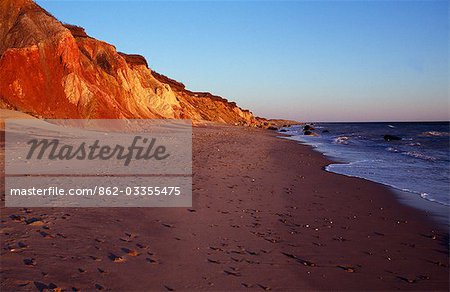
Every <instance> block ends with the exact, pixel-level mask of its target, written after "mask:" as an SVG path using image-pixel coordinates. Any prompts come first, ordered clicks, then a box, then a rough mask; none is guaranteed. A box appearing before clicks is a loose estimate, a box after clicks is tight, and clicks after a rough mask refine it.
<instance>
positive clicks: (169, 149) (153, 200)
mask: <svg viewBox="0 0 450 292" xmlns="http://www.w3.org/2000/svg"><path fill="white" fill-rule="evenodd" d="M5 131H6V134H5V185H6V206H7V207H39V206H43V207H44V206H46V207H47V206H53V207H55V206H61V207H120V206H127V207H166V206H170V207H172V206H180V207H181V206H183V207H185V206H191V205H192V199H191V198H192V126H191V122H190V121H189V120H46V121H42V120H29V119H27V120H7V121H6V123H5Z"/></svg>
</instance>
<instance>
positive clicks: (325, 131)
mask: <svg viewBox="0 0 450 292" xmlns="http://www.w3.org/2000/svg"><path fill="white" fill-rule="evenodd" d="M322 133H330V131H328V130H323V131H322Z"/></svg>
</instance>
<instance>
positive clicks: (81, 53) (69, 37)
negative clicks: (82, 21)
mask: <svg viewBox="0 0 450 292" xmlns="http://www.w3.org/2000/svg"><path fill="white" fill-rule="evenodd" d="M0 107H1V108H9V109H15V110H19V111H22V112H26V113H30V114H32V115H34V116H38V117H44V118H188V119H192V120H193V121H194V122H195V121H202V120H206V121H214V122H222V123H229V124H240V125H259V124H260V121H259V120H257V119H256V118H255V117H254V116H253V115H252V113H251V112H249V111H247V110H242V109H241V108H239V107H238V106H237V105H236V104H235V103H232V102H228V101H227V100H226V99H223V98H221V97H218V96H214V95H212V94H210V93H197V92H191V91H189V90H186V89H185V87H184V85H183V84H182V83H179V82H177V81H175V80H172V79H170V78H168V77H166V76H164V75H161V74H158V73H156V72H152V71H151V70H150V69H149V68H148V64H147V61H146V60H145V58H143V57H142V56H139V55H127V54H124V53H120V52H117V50H116V48H115V47H114V46H112V45H110V44H107V43H105V42H102V41H99V40H96V39H94V38H92V37H90V36H88V35H87V34H86V32H85V31H84V29H83V28H81V27H77V26H73V25H67V24H62V23H61V22H59V21H58V20H57V19H56V18H54V17H53V16H52V15H51V14H49V13H48V12H46V11H45V10H44V9H42V8H41V7H39V6H38V5H37V4H35V3H34V2H32V1H31V0H1V1H0Z"/></svg>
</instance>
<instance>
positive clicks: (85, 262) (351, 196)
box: [0, 125, 449, 291]
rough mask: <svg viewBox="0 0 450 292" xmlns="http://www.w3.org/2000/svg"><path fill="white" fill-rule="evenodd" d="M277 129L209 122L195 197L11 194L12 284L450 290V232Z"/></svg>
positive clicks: (6, 233)
mask: <svg viewBox="0 0 450 292" xmlns="http://www.w3.org/2000/svg"><path fill="white" fill-rule="evenodd" d="M277 136H279V134H278V133H275V132H270V131H267V130H260V129H252V128H244V127H232V126H224V125H223V126H222V125H216V126H211V125H208V126H199V127H195V128H194V129H193V158H194V161H193V207H192V208H95V209H92V208H52V209H48V208H32V209H30V208H4V207H3V206H4V203H2V210H1V220H2V221H1V222H2V224H1V225H2V226H1V243H2V250H1V257H2V265H1V275H2V276H1V277H2V281H1V284H0V285H1V286H0V288H1V289H2V291H12V290H19V291H22V290H23V291H28V290H32V291H33V290H36V288H38V287H44V286H42V285H45V287H50V286H51V285H50V284H53V285H55V286H56V287H60V288H63V289H71V288H72V287H74V288H77V289H81V290H94V289H110V290H122V291H123V290H129V291H133V290H134V291H136V290H143V289H146V290H158V291H164V290H165V291H171V290H181V291H183V290H249V289H251V290H261V289H263V290H269V289H271V290H305V289H327V290H329V289H341V290H348V289H353V290H355V289H375V290H393V289H403V290H404V289H418V290H431V289H432V290H448V287H449V282H448V280H449V279H448V272H449V268H448V230H445V229H443V228H440V227H439V226H437V225H436V224H435V223H434V222H433V221H431V218H430V217H429V216H428V215H427V214H425V213H424V212H421V211H419V210H416V209H413V208H412V207H409V206H405V205H403V204H401V203H400V202H399V201H398V200H397V199H396V198H395V195H394V194H393V193H392V192H391V190H389V189H388V188H386V187H385V186H383V185H380V184H377V183H375V182H371V181H367V180H362V179H359V178H351V177H347V176H343V175H337V174H334V173H331V172H327V171H325V170H323V168H324V167H325V166H326V165H327V164H328V163H329V160H328V159H326V157H324V156H323V155H322V154H321V153H318V152H316V151H314V150H313V149H312V148H311V147H310V146H307V145H302V144H299V143H298V142H297V141H290V140H287V139H280V138H278V137H277ZM2 183H3V182H2ZM15 216H19V217H15ZM33 217H38V218H40V219H41V220H42V221H43V222H44V225H42V226H33V225H30V224H26V223H25V222H24V221H21V220H20V218H33ZM19 243H22V244H25V246H23V245H21V244H19ZM117 257H120V258H122V259H123V261H115V259H117ZM31 259H32V261H31V263H30V262H28V261H26V260H31ZM27 263H28V264H27ZM38 289H39V288H38Z"/></svg>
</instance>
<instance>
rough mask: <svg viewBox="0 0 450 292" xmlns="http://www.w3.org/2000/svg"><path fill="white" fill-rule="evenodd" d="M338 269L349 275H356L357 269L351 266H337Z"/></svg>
mask: <svg viewBox="0 0 450 292" xmlns="http://www.w3.org/2000/svg"><path fill="white" fill-rule="evenodd" d="M337 267H338V268H340V269H342V270H344V271H346V272H347V273H354V272H355V268H354V267H350V266H337Z"/></svg>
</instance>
